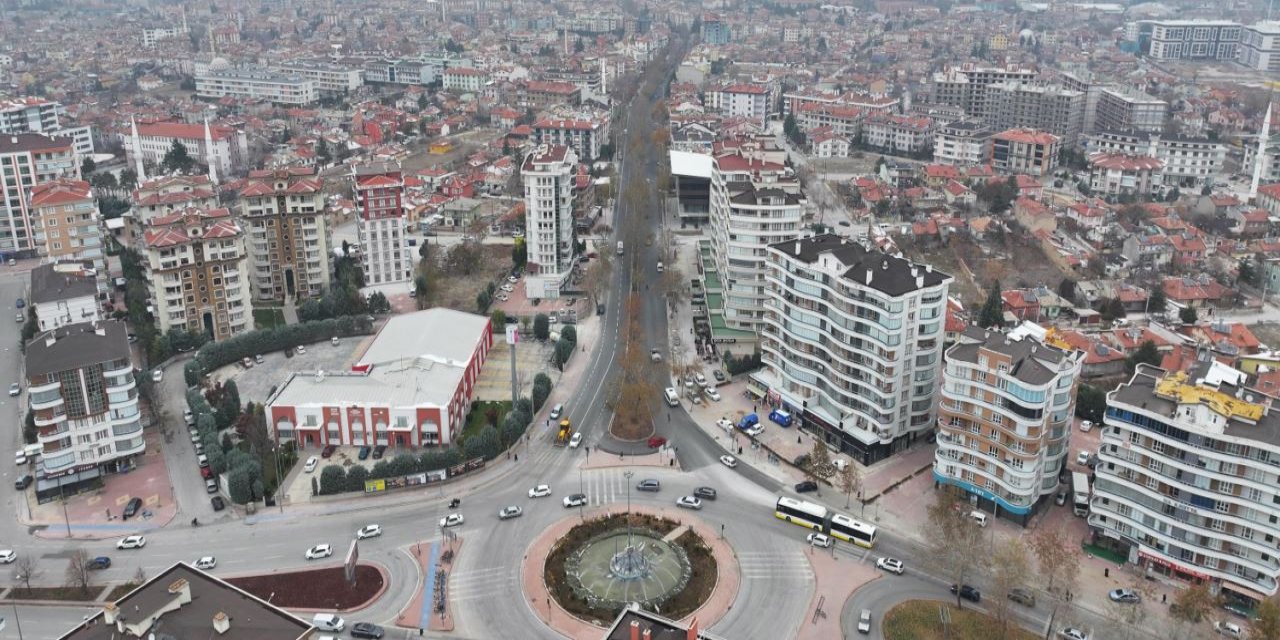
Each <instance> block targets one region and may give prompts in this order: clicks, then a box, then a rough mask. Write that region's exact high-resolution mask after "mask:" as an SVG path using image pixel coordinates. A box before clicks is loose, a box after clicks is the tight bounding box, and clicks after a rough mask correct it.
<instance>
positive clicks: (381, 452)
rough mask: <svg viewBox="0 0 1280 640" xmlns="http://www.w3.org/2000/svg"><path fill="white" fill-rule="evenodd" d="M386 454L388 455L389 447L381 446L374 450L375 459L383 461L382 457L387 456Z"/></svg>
mask: <svg viewBox="0 0 1280 640" xmlns="http://www.w3.org/2000/svg"><path fill="white" fill-rule="evenodd" d="M386 453H387V445H385V444H380V445H378V446H376V447H374V448H373V459H374V460H381V459H382V456H384V455H386Z"/></svg>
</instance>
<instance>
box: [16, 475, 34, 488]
mask: <svg viewBox="0 0 1280 640" xmlns="http://www.w3.org/2000/svg"><path fill="white" fill-rule="evenodd" d="M34 481H35V480H34V479H33V478H32V477H31V474H29V473H27V474H23V475H22V476H21V477H20V478H18V479H17V480H14V481H13V488H14V489H17V490H18V491H25V490H26V489H27V487H29V486H31V483H32V482H34Z"/></svg>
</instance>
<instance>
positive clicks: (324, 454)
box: [320, 444, 338, 460]
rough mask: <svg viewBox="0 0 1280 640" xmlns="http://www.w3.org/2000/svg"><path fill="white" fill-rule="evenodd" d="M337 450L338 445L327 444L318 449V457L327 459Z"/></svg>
mask: <svg viewBox="0 0 1280 640" xmlns="http://www.w3.org/2000/svg"><path fill="white" fill-rule="evenodd" d="M337 450H338V445H336V444H327V445H325V447H324V448H323V449H321V450H320V457H321V458H324V459H325V460H328V459H329V458H332V457H333V452H335V451H337Z"/></svg>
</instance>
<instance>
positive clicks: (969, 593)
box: [951, 584, 982, 602]
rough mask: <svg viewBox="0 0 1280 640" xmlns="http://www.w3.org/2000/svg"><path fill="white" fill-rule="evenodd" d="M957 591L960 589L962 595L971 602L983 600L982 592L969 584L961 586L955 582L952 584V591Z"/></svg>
mask: <svg viewBox="0 0 1280 640" xmlns="http://www.w3.org/2000/svg"><path fill="white" fill-rule="evenodd" d="M956 591H959V592H960V597H961V598H964V599H965V600H968V601H970V602H982V592H981V591H978V590H977V589H975V588H973V587H971V586H969V585H967V584H962V585H959V586H957V585H954V584H953V585H951V593H955V592H956Z"/></svg>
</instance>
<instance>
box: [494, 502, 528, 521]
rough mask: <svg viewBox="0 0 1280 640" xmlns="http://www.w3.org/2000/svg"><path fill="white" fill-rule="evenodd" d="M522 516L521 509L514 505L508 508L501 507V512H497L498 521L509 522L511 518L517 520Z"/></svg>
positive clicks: (522, 511)
mask: <svg viewBox="0 0 1280 640" xmlns="http://www.w3.org/2000/svg"><path fill="white" fill-rule="evenodd" d="M522 515H524V510H523V509H521V508H520V507H517V506H515V505H511V506H509V507H503V508H502V510H501V511H499V512H498V519H499V520H510V519H512V518H519V517H520V516H522Z"/></svg>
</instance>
